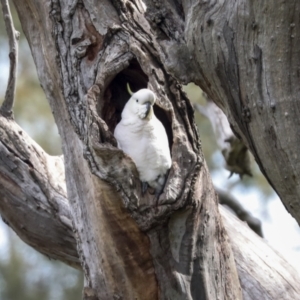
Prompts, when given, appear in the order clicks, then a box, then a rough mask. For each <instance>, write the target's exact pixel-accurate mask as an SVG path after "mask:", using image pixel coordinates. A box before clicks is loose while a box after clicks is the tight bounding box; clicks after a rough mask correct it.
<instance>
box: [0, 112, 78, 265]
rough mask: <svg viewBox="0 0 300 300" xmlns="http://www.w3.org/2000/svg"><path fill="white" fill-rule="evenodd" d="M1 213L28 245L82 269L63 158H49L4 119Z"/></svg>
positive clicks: (0, 128) (0, 124)
mask: <svg viewBox="0 0 300 300" xmlns="http://www.w3.org/2000/svg"><path fill="white" fill-rule="evenodd" d="M0 199H1V200H0V210H1V216H2V219H3V220H4V222H6V223H7V224H8V225H9V226H10V227H11V228H12V229H13V230H14V231H15V232H16V233H17V234H18V235H19V236H20V237H21V238H22V240H23V241H24V242H26V243H27V244H29V245H30V246H32V247H33V248H35V249H37V250H38V251H39V252H41V253H43V254H45V255H47V256H49V257H51V258H53V259H58V260H61V261H63V262H65V263H67V264H68V265H71V266H73V267H77V268H80V265H79V259H78V254H77V250H76V241H75V239H74V236H73V226H72V218H71V215H70V206H69V202H68V200H67V198H66V184H65V172H64V165H63V160H62V157H53V156H49V155H47V154H46V153H45V152H44V151H43V150H42V149H41V147H40V146H39V145H37V144H36V143H35V142H34V141H33V140H32V139H31V138H30V137H29V136H28V135H27V134H26V133H25V132H24V131H23V130H22V129H21V128H20V127H19V126H18V125H17V124H16V123H15V122H14V121H12V120H7V119H6V118H4V117H2V116H0Z"/></svg>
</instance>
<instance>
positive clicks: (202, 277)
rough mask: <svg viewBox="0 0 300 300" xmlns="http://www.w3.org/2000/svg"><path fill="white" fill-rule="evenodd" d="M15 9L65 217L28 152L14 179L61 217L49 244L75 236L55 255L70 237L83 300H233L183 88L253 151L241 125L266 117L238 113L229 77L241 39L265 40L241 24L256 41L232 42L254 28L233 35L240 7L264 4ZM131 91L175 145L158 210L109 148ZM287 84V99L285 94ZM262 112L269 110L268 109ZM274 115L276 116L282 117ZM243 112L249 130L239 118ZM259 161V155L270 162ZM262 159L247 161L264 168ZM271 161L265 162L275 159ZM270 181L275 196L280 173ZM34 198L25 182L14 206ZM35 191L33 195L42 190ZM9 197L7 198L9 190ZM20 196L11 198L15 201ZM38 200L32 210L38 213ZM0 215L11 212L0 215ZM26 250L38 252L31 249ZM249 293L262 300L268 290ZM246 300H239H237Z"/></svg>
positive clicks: (241, 107) (234, 289)
mask: <svg viewBox="0 0 300 300" xmlns="http://www.w3.org/2000/svg"><path fill="white" fill-rule="evenodd" d="M194 2H195V3H194ZM14 3H15V6H16V8H17V11H18V14H19V17H20V20H21V23H22V27H23V30H24V32H25V35H26V37H27V39H28V42H29V45H30V47H31V51H32V54H33V57H34V60H35V64H36V67H37V70H38V76H39V80H40V83H41V85H42V87H43V89H44V91H45V93H46V96H47V98H48V100H49V103H50V106H51V108H52V110H53V114H54V117H55V121H56V123H57V126H58V129H59V132H60V135H61V138H62V146H63V153H64V164H65V174H66V186H67V197H68V199H69V202H68V204H69V205H70V210H68V209H67V204H66V202H64V201H62V199H60V197H61V194H62V193H63V187H60V185H59V183H58V182H57V183H56V184H55V185H51V187H50V188H49V185H47V184H46V183H45V182H46V179H47V178H49V179H51V180H53V181H54V182H56V180H60V179H59V178H60V177H57V178H56V177H54V178H56V180H55V179H54V178H53V177H52V176H51V175H49V176H44V177H43V176H41V174H43V172H42V171H41V172H40V171H38V172H37V171H36V170H35V165H34V164H29V163H28V161H30V160H28V158H27V156H30V154H28V152H26V151H27V149H26V151H25V149H24V151H21V153H22V155H20V156H18V158H20V159H21V161H22V162H19V161H18V163H20V166H22V168H24V169H22V173H21V174H19V173H18V172H17V174H14V175H16V177H15V178H14V179H15V180H16V181H18V180H21V182H22V179H23V176H24V174H27V175H26V176H28V177H26V178H27V179H28V180H29V182H30V183H31V180H30V178H31V177H29V175H28V173H27V172H29V174H30V176H33V175H35V177H34V178H38V179H39V180H36V179H35V180H34V183H35V184H36V181H37V182H38V183H39V184H38V187H39V188H40V189H41V191H42V192H43V194H44V196H45V197H46V198H47V199H50V201H49V203H47V205H46V204H45V203H44V205H43V206H42V213H40V214H38V215H39V216H41V217H43V216H44V217H45V215H46V216H47V217H48V215H51V214H52V215H57V214H58V215H59V216H60V218H59V219H58V220H56V219H53V220H51V218H47V221H48V222H49V224H51V228H52V233H53V235H51V237H52V239H51V240H53V241H55V238H58V237H59V236H60V235H59V234H57V232H58V233H59V232H61V231H62V230H66V232H68V234H69V233H70V230H73V235H72V236H71V237H69V236H67V237H66V239H65V240H63V241H61V244H60V246H61V248H62V249H63V248H64V246H65V245H66V242H68V243H69V245H70V244H73V242H74V240H72V239H73V238H74V237H75V239H76V243H77V253H78V256H79V259H80V263H81V266H82V268H83V271H84V274H85V278H86V282H85V292H84V294H85V295H84V296H85V298H87V299H241V298H242V290H241V287H240V282H239V278H238V274H237V270H236V266H235V261H234V258H233V255H232V250H231V247H230V244H229V242H228V239H227V235H226V232H225V229H224V225H223V222H222V220H221V217H220V214H219V211H218V204H217V203H218V201H217V196H216V193H215V192H214V189H213V186H212V183H211V180H210V176H209V174H208V171H207V167H206V165H205V162H204V160H203V155H202V151H201V146H200V144H199V140H198V134H197V129H196V126H195V123H194V118H193V109H192V106H191V104H190V102H189V101H188V99H187V98H186V95H185V94H184V93H183V92H182V90H181V87H180V83H187V82H189V81H192V80H193V81H195V82H196V83H198V84H199V85H201V86H202V87H203V88H204V89H205V91H206V92H207V93H208V94H209V96H210V97H211V98H212V99H213V100H215V101H216V102H217V103H218V104H219V105H220V106H221V107H222V108H223V109H224V110H225V112H226V113H227V114H228V115H229V120H230V121H231V122H232V124H233V125H234V128H235V130H236V131H238V132H239V134H240V135H241V137H242V138H243V139H244V140H245V142H246V144H247V145H248V146H249V148H250V149H251V150H252V151H254V150H255V149H258V148H254V147H253V145H254V144H255V143H256V140H255V138H253V139H250V137H252V135H250V134H249V132H250V129H249V128H250V127H249V126H250V125H251V124H252V123H253V129H251V130H255V129H256V130H258V128H259V127H258V124H259V123H258V122H259V120H260V119H259V118H258V116H257V118H253V119H252V122H250V123H249V121H250V120H249V116H250V115H252V114H254V115H255V116H256V114H255V113H256V112H257V114H258V112H259V111H258V110H257V108H256V109H255V112H252V110H251V109H252V107H251V109H250V108H249V105H248V106H246V105H245V103H248V102H247V101H250V100H249V99H250V94H249V95H248V94H247V93H248V90H247V89H246V83H245V82H242V81H239V80H237V78H239V76H241V75H239V74H241V73H242V72H241V71H240V70H239V69H241V70H244V69H245V68H246V66H247V64H246V63H247V62H242V61H241V63H240V64H239V63H238V62H239V61H238V60H237V57H239V56H238V55H242V54H240V52H239V51H242V50H241V49H240V48H242V49H243V45H244V44H243V43H241V44H239V42H238V41H239V40H237V39H238V38H240V39H242V40H243V39H244V38H245V39H246V37H247V38H248V40H243V42H244V43H247V42H248V43H250V44H251V45H253V43H252V39H258V37H259V38H262V37H261V36H260V35H262V34H261V33H260V34H259V30H258V29H255V28H256V26H257V24H256V23H255V24H254V25H253V24H252V23H251V26H252V27H254V29H253V28H252V27H251V26H250V25H249V26H250V27H251V28H252V29H251V30H254V31H255V30H257V33H256V34H254V35H253V36H252V35H247V36H246V37H244V36H242V35H241V33H240V36H238V37H237V36H236V34H235V33H236V32H238V30H243V28H244V30H246V29H247V28H248V27H247V26H246V25H247V24H248V23H247V24H246V25H245V26H240V25H239V24H238V22H237V20H240V18H241V19H243V18H242V17H244V18H245V19H246V17H247V16H248V14H247V10H249V11H251V13H252V15H253V16H254V15H255V14H254V13H253V8H254V7H256V6H255V4H256V5H257V7H260V9H262V7H263V6H261V5H260V6H259V2H258V1H257V3H255V1H254V2H253V1H252V2H251V4H248V6H249V7H248V6H247V3H244V2H243V3H242V1H238V2H234V3H233V2H232V1H215V2H213V3H210V1H182V2H180V1H160V2H158V1H145V3H143V2H142V1H139V0H137V1H132V2H131V1H125V0H114V1H108V0H105V1H92V0H82V1H71V0H69V1H68V0H61V1H60V0H43V1H40V0H39V1H38V0H24V1H22V2H21V1H16V0H15V1H14ZM270 5H273V4H270ZM297 5H298V4H297V3H296V2H295V6H297ZM231 6H234V7H231ZM274 6H275V5H274ZM257 9H258V8H257ZM282 11H283V12H285V10H282ZM261 13H262V14H263V12H261ZM240 14H241V16H240ZM252 15H251V16H252ZM272 17H274V16H272ZM271 19H272V18H271ZM228 20H229V21H230V22H229V21H228ZM267 22H270V21H269V20H268V19H267V20H266V26H267V25H268V24H267ZM231 23H233V24H231ZM250 27H249V28H250ZM245 28H246V29H245ZM260 30H261V31H260V32H262V31H263V29H260ZM264 30H265V31H266V30H267V29H264ZM246 31H247V30H246ZM265 31H263V32H264V34H265ZM251 32H252V31H251ZM278 34H279V33H278ZM293 46H294V44H293V45H291V49H294V48H293ZM255 49H256V50H255V51H256V52H257V53H258V58H257V59H256V64H257V65H256V66H255V67H253V66H252V68H253V69H255V70H257V72H254V71H253V69H251V70H252V71H253V72H252V73H253V74H252V73H251V72H250V73H251V74H250V75H252V76H254V77H255V76H257V78H256V77H255V78H256V81H255V83H256V84H257V86H258V90H257V91H256V90H255V91H254V92H253V94H255V95H256V96H257V97H258V96H259V97H262V96H261V95H263V96H264V95H265V94H264V93H265V88H266V84H265V81H264V85H263V84H262V83H260V82H259V81H263V80H266V79H265V78H266V75H265V74H264V76H262V75H261V74H263V73H262V70H265V69H264V68H263V66H264V64H265V63H264V64H263V63H262V53H264V52H263V51H262V50H261V49H262V48H261V46H260V45H258V48H257V47H256V48H255ZM259 49H260V50H259ZM222 51H223V52H222ZM293 51H294V50H291V55H292V53H294V52H293ZM279 52H280V51H279ZM220 53H221V54H220ZM280 53H281V52H280ZM282 55H285V53H282ZM242 63H244V64H242ZM269 71H270V70H269ZM245 74H248V73H247V72H246V71H245ZM250 75H249V76H250ZM227 79H228V81H227ZM248 80H249V79H248ZM127 82H129V83H130V86H131V88H132V90H134V91H135V90H138V89H140V88H143V87H148V88H150V89H152V90H153V91H154V92H155V93H156V94H157V96H158V101H157V105H156V108H155V113H156V115H157V117H158V118H159V119H160V120H161V121H162V122H163V124H164V126H165V128H166V131H167V134H168V137H169V143H170V148H171V154H172V167H171V170H170V173H169V176H168V179H167V183H166V186H165V188H164V192H163V194H162V195H161V196H160V198H159V200H158V201H155V199H154V196H153V195H151V194H149V193H148V194H146V195H145V196H142V193H141V185H140V181H139V178H138V174H137V170H136V167H135V165H134V163H133V161H132V160H131V159H130V158H129V157H128V156H126V155H125V154H124V153H123V152H122V151H121V150H119V149H118V148H117V147H116V141H115V139H114V137H113V134H112V132H113V130H114V128H115V126H116V124H117V123H118V121H119V120H120V114H121V111H122V108H123V107H124V105H125V103H126V101H127V99H128V94H127V91H126V83H127ZM242 83H243V84H244V85H242ZM269 84H271V83H269V82H268V84H267V86H268V87H269ZM249 86H250V85H249ZM292 87H293V86H291V87H290V90H289V91H288V92H289V93H291V94H292V92H294V91H293V89H292ZM274 88H275V87H274ZM258 92H261V93H258ZM249 93H250V92H249ZM255 95H252V94H251V96H252V98H253V99H257V98H255ZM293 95H294V94H293ZM252 98H251V99H252ZM221 100H222V101H221ZM289 100H291V101H292V100H293V99H292V97H291V98H289ZM260 103H262V106H264V105H267V104H266V103H267V102H263V99H262V100H261V101H260ZM295 105H296V104H295ZM272 109H273V111H272V112H273V118H274V119H275V117H274V114H275V111H276V112H277V111H278V110H274V108H272ZM253 110H254V109H253ZM265 110H266V109H265ZM250 111H251V112H250ZM262 111H263V109H262ZM279 112H281V110H279ZM260 113H261V114H262V112H260ZM268 113H269V112H268ZM242 114H243V118H244V119H243V118H240V117H241V116H242ZM291 117H292V116H291ZM4 123H5V122H4ZM249 124H250V125H249ZM6 125H7V124H6ZM251 126H252V125H251ZM3 128H4V126H3ZM251 128H252V127H251ZM274 130H275V129H274V128H273V131H274ZM278 134H280V132H278ZM11 136H13V137H14V138H17V136H18V135H11ZM273 137H274V134H273ZM278 139H279V137H278ZM8 141H9V139H7V141H6V143H4V149H3V151H4V152H5V151H6V152H7V157H9V155H10V154H9V152H10V149H12V148H11V147H9V146H8V144H9V142H8ZM249 141H251V143H250V142H249ZM5 145H6V146H7V147H5ZM133 146H134V145H133ZM14 147H15V148H16V149H15V151H13V153H16V152H18V151H19V147H18V146H17V144H15V145H14ZM14 147H13V149H14ZM257 147H258V146H257ZM32 149H36V148H35V147H33V148H32ZM259 150H261V152H262V151H266V150H267V149H263V148H262V149H259ZM280 150H282V148H281V147H280ZM35 151H36V150H35ZM293 151H294V150H293ZM6 152H5V153H6ZM261 152H259V153H260V154H259V155H264V154H261ZM279 152H280V151H279ZM257 153H258V151H256V152H255V151H254V154H256V158H257V160H258V161H259V162H260V165H261V167H263V164H262V162H261V160H260V159H259V157H260V156H259V155H258V154H257ZM280 153H281V152H280ZM278 155H279V154H278ZM23 156H24V157H25V159H22V158H23ZM39 157H40V158H41V156H39ZM266 160H267V162H266V165H267V164H269V163H270V162H271V161H273V160H270V158H266ZM49 162H50V160H49V159H46V160H45V161H44V160H43V161H42V163H39V165H38V169H39V170H43V168H44V171H45V170H47V171H48V169H49V170H53V168H54V167H53V166H52V168H51V167H49V165H48V163H49ZM23 163H25V165H24V164H23ZM52 163H53V161H52ZM15 164H16V163H15ZM4 167H5V168H6V167H9V168H12V169H15V166H14V165H13V164H12V165H9V166H7V165H6V164H5V163H3V168H4ZM289 167H290V168H292V166H289ZM28 168H29V171H28ZM287 168H288V167H287ZM5 170H6V169H5ZM264 170H266V171H265V173H266V174H267V176H268V178H269V179H270V181H271V182H272V183H273V185H275V184H276V180H277V179H276V178H277V177H276V176H277V175H278V174H277V175H276V174H275V175H276V176H275V175H274V174H273V173H272V172H267V171H268V169H267V168H264ZM295 170H296V169H295ZM53 171H54V170H53ZM287 171H288V169H287ZM23 172H24V173H23ZM269 173H270V174H269ZM5 174H6V177H5V179H6V181H5V180H4V183H5V184H3V183H2V184H3V185H4V186H5V187H6V188H7V189H9V187H11V183H10V180H9V179H7V178H9V176H8V174H7V173H5ZM36 174H37V175H36ZM46 174H48V173H47V172H46ZM289 174H290V173H289ZM17 175H19V177H18V176H17ZM273 175H274V176H273ZM295 178H296V177H295ZM51 182H52V181H51ZM46 186H47V188H46ZM29 187H31V184H27V185H25V186H24V187H23V189H20V192H19V196H22V195H23V194H22V193H23V192H24V189H26V188H28V190H29ZM284 188H285V187H284V186H283V187H282V189H280V190H279V189H277V191H278V192H279V193H280V191H282V194H280V195H281V196H283V195H284V191H287V190H284ZM57 189H58V190H59V191H60V193H58V194H57ZM297 189H298V187H294V188H293V190H288V191H291V193H289V194H288V196H287V197H290V196H291V195H295V193H296V190H297ZM30 191H31V190H30ZM32 191H36V192H40V190H39V189H38V188H36V190H34V189H33V190H32ZM50 192H51V193H50ZM25 194H26V193H25ZM298 194H299V193H298ZM3 195H4V196H3V197H6V198H7V194H5V191H4V192H3ZM26 197H27V196H26ZM8 198H9V197H8ZM16 198H18V197H17V195H16V196H15V197H13V199H14V200H16ZM25 199H26V200H28V202H29V203H34V201H36V198H35V197H34V195H33V194H32V192H31V193H30V197H29V198H25ZM287 199H290V198H287ZM293 199H294V198H293ZM29 200H30V201H29ZM43 200H45V199H44V198H43V197H41V199H39V201H41V202H42V203H43ZM31 201H33V202H31ZM288 201H290V200H288ZM293 201H294V200H293ZM39 203H40V202H39ZM62 203H64V205H63V204H62ZM4 207H6V206H5V203H3V205H2V211H3V210H4V209H5V208H4ZM21 207H22V206H21ZM294 207H296V206H294ZM22 208H23V207H22ZM8 219H9V221H8V222H10V221H14V220H15V219H14V218H13V213H11V214H10V215H9V214H8ZM25 219H26V218H25ZM70 220H72V224H70ZM51 222H52V223H51ZM13 226H14V227H15V228H16V230H17V231H19V234H20V235H22V234H23V235H26V233H24V228H25V226H26V225H23V226H24V227H22V226H18V225H16V224H14V225H13ZM28 226H29V227H32V224H29V225H28ZM38 229H41V228H37V229H36V232H37V235H36V236H35V238H36V239H38V237H39V238H41V237H40V236H39V235H38V234H40V232H42V230H41V231H39V230H38ZM29 243H31V244H33V245H36V244H38V243H37V241H36V240H30V242H29ZM53 245H54V244H53ZM38 248H41V249H42V252H44V253H47V251H48V249H47V247H44V248H43V247H40V245H39V247H38ZM50 248H51V247H50ZM236 251H237V250H236ZM49 252H51V254H53V256H55V257H56V258H59V259H62V260H64V261H66V262H67V263H69V264H72V265H78V257H77V256H76V255H74V253H73V248H72V249H70V250H69V251H68V253H67V256H66V255H65V254H64V253H63V252H64V250H60V251H59V250H58V249H57V248H56V247H55V246H53V247H52V248H51V250H50V251H49ZM240 276H241V275H240ZM244 278H245V276H244ZM241 282H242V286H243V290H244V288H245V286H246V288H245V289H247V282H248V281H246V284H245V282H243V281H242V280H241ZM297 288H298V287H295V288H294V291H297ZM274 290H275V289H274ZM257 293H258V295H260V296H261V295H263V292H262V289H258V290H257ZM248 294H249V293H248ZM248 294H245V292H244V296H245V295H248ZM253 299H255V298H253ZM257 299H259V298H257ZM270 299H271V298H270Z"/></svg>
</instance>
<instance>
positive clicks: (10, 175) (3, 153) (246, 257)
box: [0, 116, 300, 299]
mask: <svg viewBox="0 0 300 300" xmlns="http://www.w3.org/2000/svg"><path fill="white" fill-rule="evenodd" d="M0 136H1V142H0V158H1V160H0V211H1V215H2V217H3V219H4V220H5V221H6V222H7V223H8V225H9V226H10V227H12V228H13V230H14V231H15V232H16V233H17V234H18V235H19V236H20V238H21V239H22V240H23V241H25V242H26V243H27V244H29V245H31V246H32V247H33V248H35V249H36V250H37V251H39V252H41V253H43V254H45V255H47V256H48V257H50V258H52V259H58V260H61V261H63V262H65V263H67V264H69V265H71V266H73V267H76V268H81V266H80V263H79V258H78V251H77V247H76V242H75V238H74V235H76V232H75V231H74V230H73V229H72V228H73V227H72V223H71V221H70V206H69V201H68V198H67V194H66V188H65V178H64V166H63V160H62V158H61V157H50V156H48V155H47V154H46V153H45V152H44V151H43V150H42V149H41V148H40V147H39V146H38V145H37V144H36V143H35V142H34V141H32V139H31V138H30V137H29V136H28V135H27V134H26V133H25V132H24V131H23V130H22V129H21V128H20V127H19V126H18V125H17V124H16V123H15V122H14V121H11V120H7V119H6V118H4V117H1V116H0ZM102 200H103V199H101V201H102ZM111 200H112V199H110V201H111ZM220 212H221V214H222V217H223V220H224V223H225V226H226V229H227V232H228V235H229V238H230V242H231V245H232V248H233V251H234V257H235V260H236V264H237V269H238V272H239V278H240V281H241V282H242V289H243V294H244V299H262V298H263V295H266V298H265V299H276V296H277V295H283V296H282V298H281V299H296V298H297V297H296V296H295V295H297V294H299V293H300V287H299V285H298V282H299V280H300V279H299V276H298V275H297V273H296V272H295V271H294V270H293V268H292V267H291V266H289V264H288V263H287V262H286V261H285V260H284V259H283V258H281V257H280V255H278V253H276V252H275V251H274V250H272V249H271V248H270V246H269V245H267V243H266V242H264V241H263V240H262V239H260V238H259V237H258V236H257V235H254V234H253V233H252V232H251V230H250V229H249V228H248V227H247V226H245V225H244V224H243V223H242V222H241V221H239V220H238V219H237V218H235V217H234V216H233V215H232V214H231V213H230V212H227V211H226V210H225V209H223V208H222V207H221V208H220ZM283 278H284V280H283ZM247 283H248V284H247ZM270 286H271V287H272V288H271V289H270ZM291 286H293V288H290V287H291ZM249 295H252V296H251V297H250V296H249ZM253 295H256V296H255V297H254V296H253ZM245 296H247V297H245Z"/></svg>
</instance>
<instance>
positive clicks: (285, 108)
mask: <svg viewBox="0 0 300 300" xmlns="http://www.w3.org/2000/svg"><path fill="white" fill-rule="evenodd" d="M185 3H186V6H185V15H186V16H188V18H187V19H186V27H185V37H186V41H187V47H188V51H189V53H190V54H191V55H192V57H193V58H194V61H195V64H197V66H196V67H195V68H194V72H195V73H194V74H192V78H189V80H191V81H194V82H195V83H196V84H198V85H199V86H200V87H201V88H202V89H203V90H204V91H205V92H206V93H207V94H208V96H209V98H210V99H212V100H214V102H216V103H217V104H218V105H219V106H220V107H221V108H222V110H223V111H224V112H225V114H226V115H227V117H228V119H229V122H230V123H231V125H232V127H233V129H234V131H235V132H236V133H237V134H238V136H240V137H241V138H242V139H243V141H244V142H245V144H246V145H247V147H248V148H249V149H250V150H251V152H252V153H253V155H254V157H255V159H256V161H257V163H258V164H259V166H260V169H261V171H262V173H263V174H264V175H265V176H266V178H267V179H268V180H269V182H270V183H271V185H272V186H273V188H274V189H275V191H276V192H277V193H278V195H279V196H280V198H281V200H282V202H283V203H284V205H285V207H286V209H287V210H288V211H289V212H290V213H291V215H292V216H293V217H294V218H295V219H296V220H297V221H298V223H299V224H300V201H299V195H300V168H299V166H300V156H299V153H300V143H299V140H300V135H299V132H300V118H299V110H300V101H299V92H300V90H299V88H300V87H299V76H300V75H299V74H300V73H299V63H300V62H299V57H300V56H299V53H300V26H299V23H300V19H299V18H300V15H299V11H300V3H299V1H297V0H294V1H280V2H272V3H271V2H263V3H262V2H261V1H226V0H225V1H186V2H185Z"/></svg>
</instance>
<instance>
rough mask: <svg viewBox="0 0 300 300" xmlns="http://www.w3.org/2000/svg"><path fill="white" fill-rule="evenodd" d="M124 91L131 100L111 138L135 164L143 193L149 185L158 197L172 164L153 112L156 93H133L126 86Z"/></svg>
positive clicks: (143, 90)
mask: <svg viewBox="0 0 300 300" xmlns="http://www.w3.org/2000/svg"><path fill="white" fill-rule="evenodd" d="M127 89H128V92H129V93H130V95H131V98H130V99H129V100H128V101H127V103H126V105H125V107H124V109H123V111H122V119H121V121H120V122H119V123H118V125H117V127H116V129H115V132H114V136H115V138H116V139H117V142H118V147H119V148H120V149H122V150H123V151H124V152H125V153H126V154H128V155H129V156H130V157H131V158H132V160H133V161H134V163H135V165H136V167H137V170H138V172H139V176H140V180H141V181H142V192H143V193H144V192H145V191H146V189H147V186H148V185H149V186H150V187H152V188H154V189H155V194H156V196H157V197H159V195H160V194H161V192H162V190H163V188H164V185H165V181H166V175H167V172H168V170H169V169H170V168H171V165H172V160H171V155H170V148H169V142H168V137H167V133H166V130H165V128H164V126H163V124H162V123H161V122H160V121H159V120H158V119H157V118H156V116H155V114H154V111H153V105H154V103H155V98H156V97H155V94H154V93H153V92H152V91H150V90H149V89H141V90H139V91H137V92H136V93H132V92H131V91H130V87H129V85H128V84H127Z"/></svg>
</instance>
